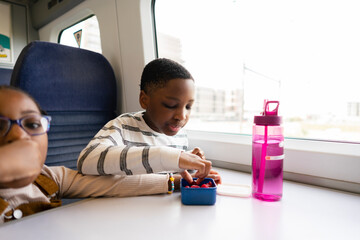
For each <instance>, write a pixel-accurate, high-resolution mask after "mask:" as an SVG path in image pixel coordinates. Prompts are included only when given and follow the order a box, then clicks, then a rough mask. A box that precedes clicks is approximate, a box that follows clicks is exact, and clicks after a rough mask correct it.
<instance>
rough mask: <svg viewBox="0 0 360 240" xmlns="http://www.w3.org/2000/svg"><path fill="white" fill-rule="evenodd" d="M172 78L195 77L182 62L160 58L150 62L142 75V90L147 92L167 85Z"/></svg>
mask: <svg viewBox="0 0 360 240" xmlns="http://www.w3.org/2000/svg"><path fill="white" fill-rule="evenodd" d="M172 79H192V80H193V81H194V79H193V77H192V76H191V74H190V72H189V71H188V70H186V68H184V67H183V66H182V65H181V64H179V63H177V62H175V61H173V60H170V59H167V58H158V59H155V60H153V61H151V62H149V63H148V64H147V65H146V66H145V68H144V70H143V72H142V75H141V84H140V90H144V92H145V93H148V92H149V91H151V90H153V89H155V88H162V87H165V85H166V83H167V82H168V81H170V80H172Z"/></svg>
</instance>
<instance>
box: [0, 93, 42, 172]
mask: <svg viewBox="0 0 360 240" xmlns="http://www.w3.org/2000/svg"><path fill="white" fill-rule="evenodd" d="M34 114H38V115H41V113H40V110H39V108H38V107H37V105H36V104H35V103H34V101H33V100H32V99H31V98H29V97H28V96H26V95H25V94H23V93H21V92H18V91H15V90H12V89H3V90H1V91H0V116H3V117H7V118H10V119H13V120H15V119H20V118H23V117H25V116H29V115H34ZM17 140H31V141H34V142H36V143H37V146H38V147H39V149H38V150H39V152H40V155H41V157H40V158H39V159H38V160H37V161H38V164H41V166H42V165H43V164H44V162H45V159H46V153H47V146H48V138H47V134H42V135H38V136H31V135H29V134H28V133H26V132H25V131H24V129H22V128H21V127H20V126H19V125H17V124H12V126H11V128H10V130H9V132H8V133H7V134H6V135H5V136H2V137H0V146H5V145H7V144H10V143H12V142H15V141H17Z"/></svg>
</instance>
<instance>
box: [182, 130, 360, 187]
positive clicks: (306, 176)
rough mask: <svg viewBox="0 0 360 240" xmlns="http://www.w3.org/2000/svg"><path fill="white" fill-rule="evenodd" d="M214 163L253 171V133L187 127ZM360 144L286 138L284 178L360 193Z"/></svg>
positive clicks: (195, 143) (194, 142) (192, 139)
mask: <svg viewBox="0 0 360 240" xmlns="http://www.w3.org/2000/svg"><path fill="white" fill-rule="evenodd" d="M187 132H188V137H189V143H190V149H192V148H193V147H195V146H197V147H200V148H201V149H202V150H204V152H205V155H206V157H207V159H209V160H212V161H213V165H214V166H219V167H224V168H230V169H236V170H241V171H245V172H250V171H251V157H252V156H251V136H246V135H240V134H226V133H215V132H203V131H194V130H187ZM359 170H360V144H356V143H337V142H324V141H311V140H299V139H289V138H286V139H285V161H284V178H285V179H287V180H292V181H297V182H302V183H307V184H313V185H318V186H324V187H328V188H334V189H339V190H345V191H350V192H355V193H360V174H359Z"/></svg>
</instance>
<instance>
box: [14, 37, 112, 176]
mask: <svg viewBox="0 0 360 240" xmlns="http://www.w3.org/2000/svg"><path fill="white" fill-rule="evenodd" d="M11 85H13V86H16V87H19V88H21V89H23V90H25V91H26V92H28V93H29V94H30V95H31V96H33V97H34V98H35V99H36V100H37V101H38V102H39V104H40V106H41V107H42V108H43V110H45V111H46V112H47V113H48V115H50V116H51V117H52V121H51V127H50V131H49V133H48V135H49V148H48V155H47V159H46V162H45V163H46V164H47V165H49V166H54V165H64V166H67V167H70V168H72V169H76V161H77V158H78V156H79V153H80V151H81V150H82V149H83V148H84V147H86V145H87V144H88V143H89V141H90V140H91V139H92V138H93V137H94V135H95V134H96V133H97V132H98V131H99V130H100V129H101V127H102V126H103V125H105V124H106V123H107V122H108V121H109V120H111V119H113V118H115V117H116V99H117V97H116V79H115V76H114V71H113V69H112V67H111V65H110V64H109V62H108V61H107V60H106V59H105V57H104V56H102V55H101V54H99V53H95V52H92V51H88V50H84V49H80V48H73V47H68V46H64V45H60V44H56V43H50V42H42V41H35V42H32V43H30V44H29V45H27V46H26V47H25V48H24V49H23V51H22V52H21V54H20V56H19V58H18V60H17V62H16V64H15V67H14V70H13V74H12V77H11Z"/></svg>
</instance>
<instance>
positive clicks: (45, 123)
mask: <svg viewBox="0 0 360 240" xmlns="http://www.w3.org/2000/svg"><path fill="white" fill-rule="evenodd" d="M50 121H51V117H50V116H42V115H31V116H26V117H23V118H20V119H16V120H12V119H10V118H7V117H0V137H4V136H6V134H8V132H9V131H10V128H11V126H12V125H13V124H15V123H16V124H17V125H19V126H20V127H21V128H22V129H24V131H25V132H27V133H28V134H29V135H31V136H37V135H41V134H44V133H47V132H48V131H49V129H50Z"/></svg>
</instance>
